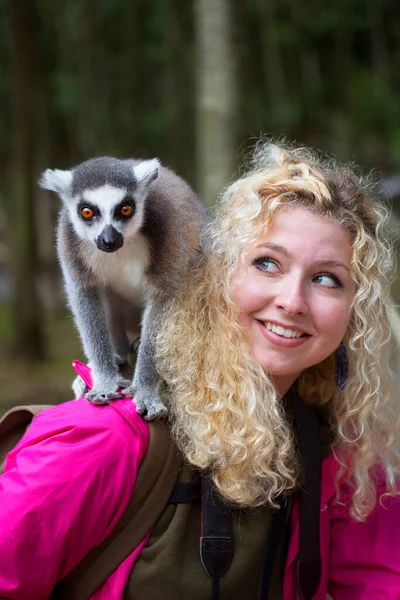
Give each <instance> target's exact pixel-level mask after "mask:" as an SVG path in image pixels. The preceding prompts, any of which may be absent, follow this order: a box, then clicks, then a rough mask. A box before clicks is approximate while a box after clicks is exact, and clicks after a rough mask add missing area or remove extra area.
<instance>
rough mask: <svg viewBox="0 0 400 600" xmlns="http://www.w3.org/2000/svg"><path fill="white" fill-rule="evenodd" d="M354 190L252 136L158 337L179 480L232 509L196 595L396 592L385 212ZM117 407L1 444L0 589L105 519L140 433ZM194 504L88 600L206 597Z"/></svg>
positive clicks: (75, 554) (41, 594)
mask: <svg viewBox="0 0 400 600" xmlns="http://www.w3.org/2000/svg"><path fill="white" fill-rule="evenodd" d="M369 195H370V194H369V186H368V184H366V183H365V182H364V181H363V180H362V179H361V178H359V177H358V176H356V175H355V173H354V172H352V171H351V170H349V169H346V168H342V167H339V166H336V165H335V164H333V163H332V162H327V161H324V160H323V159H320V158H319V157H318V156H317V155H315V154H313V153H311V152H309V151H306V150H304V149H301V148H292V149H291V148H285V147H283V146H280V147H279V146H274V145H268V144H267V145H262V146H260V148H259V149H258V151H257V153H256V155H255V161H254V164H253V167H252V169H251V170H250V171H249V173H247V174H246V175H245V176H243V177H242V178H241V179H239V180H238V181H236V182H235V183H234V184H232V185H231V186H230V187H229V188H228V190H227V191H226V193H225V196H224V199H223V202H222V206H221V209H220V213H219V215H218V218H217V220H216V222H215V224H213V225H212V226H211V228H210V229H209V231H208V232H207V235H206V236H205V240H206V241H205V248H206V259H205V260H204V261H203V263H202V265H200V267H199V268H198V269H197V271H196V272H194V273H192V276H191V277H190V280H189V281H188V283H187V286H186V289H185V290H184V293H183V294H182V297H181V298H180V299H179V301H176V302H175V304H174V306H173V307H172V309H171V312H170V314H169V315H168V316H167V319H166V322H165V326H164V327H163V329H162V331H160V332H159V337H158V351H159V363H160V369H161V371H162V374H163V376H164V378H165V380H166V381H167V383H168V385H169V390H170V406H171V424H172V431H173V435H174V437H175V439H176V442H177V444H178V447H179V448H180V450H181V452H182V455H183V456H184V457H185V467H184V469H183V471H182V473H183V475H182V478H183V479H193V478H194V479H196V478H197V477H199V471H198V469H200V473H202V472H204V471H203V470H206V472H207V473H208V478H205V479H204V481H205V484H204V485H206V486H207V485H208V486H209V484H210V481H211V482H212V487H210V488H209V489H210V494H214V496H213V497H214V498H217V500H216V502H218V501H220V500H221V499H222V501H223V503H224V504H223V509H222V511H221V512H220V517H219V518H221V520H223V519H225V517H226V515H227V514H228V515H229V519H230V520H231V521H233V523H232V529H233V531H234V539H235V541H234V547H235V550H234V552H231V554H233V557H232V556H230V560H231V566H230V568H229V569H228V571H227V573H225V574H224V575H223V576H222V577H220V578H219V584H220V588H219V589H218V585H216V586H214V588H213V598H216V597H217V596H218V597H219V598H220V599H221V600H224V599H225V598H232V599H234V600H242V598H243V599H244V598H246V599H247V598H249V599H251V598H257V597H260V598H261V597H264V598H266V597H268V598H273V599H274V600H275V599H278V598H283V599H284V600H292V599H293V600H295V599H296V598H301V597H303V596H302V595H301V594H304V597H307V598H314V600H322V599H324V600H325V597H326V593H327V592H329V593H330V594H331V595H332V596H333V597H334V598H335V600H350V599H351V600H373V599H378V598H388V599H390V600H395V598H399V597H400V549H399V544H398V539H399V533H400V524H399V523H400V520H399V518H398V517H399V515H400V500H399V498H398V496H397V490H396V481H397V477H398V471H399V464H400V463H399V445H398V425H397V420H398V419H397V410H396V405H395V401H394V400H393V399H392V396H391V395H390V387H389V379H388V374H387V370H388V369H387V362H388V361H387V355H388V345H389V338H390V332H389V328H388V324H387V314H386V311H387V303H388V293H389V284H390V280H391V277H392V275H393V260H392V252H391V248H390V245H389V244H388V242H387V239H386V237H385V227H384V226H385V221H386V220H387V214H386V212H385V211H384V210H383V209H382V208H381V207H380V206H379V205H377V204H376V203H375V202H374V201H373V200H371V199H370V198H369ZM126 406H127V404H126V401H117V402H116V403H115V404H114V405H111V406H109V407H104V408H99V407H93V406H90V405H88V404H87V403H85V402H84V400H82V399H81V400H79V401H77V402H75V403H68V404H66V405H63V406H62V407H56V408H54V409H51V410H49V411H46V412H45V413H44V414H42V415H40V416H39V418H38V419H37V420H36V421H35V422H34V423H33V425H32V426H31V428H30V429H29V431H28V433H27V434H26V436H25V437H24V438H23V440H22V442H20V444H18V445H17V447H16V449H14V451H13V452H11V453H10V455H9V459H8V462H7V464H6V472H5V474H4V475H3V476H2V477H1V478H0V499H1V501H2V503H3V506H7V509H6V511H3V516H1V517H0V519H1V530H2V531H4V532H5V534H4V535H2V540H0V559H1V560H0V565H6V566H3V567H1V566H0V596H4V597H8V598H24V599H28V598H45V597H48V595H49V593H50V590H51V589H52V586H53V585H54V584H55V583H56V581H57V580H58V579H60V578H61V577H62V576H64V575H65V574H66V573H68V571H70V570H71V569H72V568H73V567H74V566H75V565H76V564H78V563H79V562H80V561H81V560H82V558H83V557H84V556H85V554H86V553H87V552H88V551H89V550H90V548H91V547H93V546H96V545H97V544H99V543H100V542H101V541H102V540H103V539H105V537H106V536H107V535H108V534H109V532H110V531H111V530H112V529H113V527H115V525H116V523H117V522H118V520H119V518H120V517H121V515H122V512H123V510H124V508H125V507H126V505H127V503H128V501H129V498H130V495H131V493H132V490H133V486H134V481H135V473H136V470H137V467H138V464H139V463H140V460H141V458H142V455H143V453H144V451H145V447H146V435H147V428H146V424H145V423H144V422H143V421H141V420H140V418H139V417H138V416H137V415H136V413H134V411H133V410H131V413H130V414H129V415H128V416H127V413H128V412H129V410H130V409H127V408H126ZM113 407H114V408H115V407H120V408H118V410H113ZM124 411H125V420H124V419H123V418H121V415H122V413H124ZM129 419H130V420H131V421H133V420H134V421H135V427H136V433H132V432H133V430H132V428H129V426H128V425H127V421H128V420H129ZM143 440H144V441H143ZM310 449H311V451H310ZM322 452H323V453H324V455H325V458H324V459H323V462H322V467H321V464H320V462H319V461H318V460H319V459H316V456H317V455H318V454H319V453H322ZM33 457H34V458H33ZM321 460H322V456H321ZM71 469H73V470H74V471H73V472H74V477H73V478H70V477H69V478H68V486H66V475H65V474H66V473H70V472H71ZM200 476H201V475H200ZM121 482H123V484H122V483H121ZM213 490H214V491H213ZM215 490H217V492H215ZM44 491H45V493H44ZM38 498H40V501H38ZM218 498H219V500H218ZM27 507H28V508H27ZM304 507H306V509H305V508H304ZM315 507H316V510H315ZM282 514H283V515H285V517H286V515H287V518H288V525H287V528H286V518H283V519H280V524H279V523H278V521H279V517H278V520H277V517H276V515H278V516H279V515H282ZM4 515H5V516H4ZM309 515H311V518H308V517H309ZM200 518H201V516H200V507H199V503H198V502H196V501H195V502H192V503H191V504H185V505H179V506H178V507H175V506H170V507H168V508H167V509H166V511H165V512H164V514H163V516H162V517H161V519H160V521H159V522H158V523H157V525H156V527H155V528H154V530H153V532H152V535H151V536H150V538H149V536H147V537H146V539H145V540H143V543H142V544H141V546H140V548H138V549H137V550H136V551H135V552H134V553H133V554H132V555H131V556H130V557H128V559H127V560H126V561H125V562H124V563H123V564H122V565H120V567H119V568H118V569H117V570H116V572H115V573H114V574H113V575H112V576H111V577H110V578H109V579H108V581H107V582H106V583H105V584H104V586H103V587H102V588H101V589H100V590H98V592H97V593H96V594H95V596H94V598H96V600H103V599H105V598H115V599H122V597H124V598H131V597H132V598H133V597H141V598H146V599H148V598H166V599H168V598H176V597H189V595H190V597H191V599H193V600H195V599H197V598H199V599H200V598H208V597H211V587H210V583H209V579H208V576H207V575H206V573H205V571H204V570H203V568H202V566H201V564H200V559H199V558H198V554H197V552H198V551H197V548H194V544H195V541H194V539H193V538H194V537H195V535H196V531H197V530H198V527H199V520H200ZM307 519H308V520H307ZM277 523H278V525H277ZM299 523H300V526H299ZM279 528H280V534H279V535H276V532H277V531H278V529H279ZM285 528H286V529H285ZM299 530H300V531H299ZM273 532H275V533H273ZM274 536H275V537H274ZM197 539H198V534H197ZM266 540H267V547H266V546H265V542H266ZM271 548H272V550H271ZM299 550H300V561H299V560H297V559H298V554H299ZM140 551H141V552H140ZM139 554H140V556H139ZM211 554H212V553H211ZM263 556H264V558H265V557H266V558H265V560H264V558H263ZM202 558H203V562H204V557H203V556H202ZM320 559H321V560H320ZM271 561H272V562H271ZM299 565H300V566H299ZM206 566H207V565H206ZM2 569H3V570H2ZM257 590H261V591H257ZM267 590H269V595H267V594H268V591H267ZM124 594H125V595H124Z"/></svg>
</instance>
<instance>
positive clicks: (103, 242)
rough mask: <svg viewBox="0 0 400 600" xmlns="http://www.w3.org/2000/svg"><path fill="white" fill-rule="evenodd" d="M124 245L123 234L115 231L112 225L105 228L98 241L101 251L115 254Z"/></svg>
mask: <svg viewBox="0 0 400 600" xmlns="http://www.w3.org/2000/svg"><path fill="white" fill-rule="evenodd" d="M123 243H124V238H123V236H122V234H121V233H120V232H119V231H117V230H116V229H115V227H113V226H112V225H107V227H104V229H103V231H102V232H101V233H100V235H99V237H98V238H97V240H96V245H97V247H98V249H99V250H102V251H103V252H115V251H116V250H119V249H120V248H121V247H122V245H123Z"/></svg>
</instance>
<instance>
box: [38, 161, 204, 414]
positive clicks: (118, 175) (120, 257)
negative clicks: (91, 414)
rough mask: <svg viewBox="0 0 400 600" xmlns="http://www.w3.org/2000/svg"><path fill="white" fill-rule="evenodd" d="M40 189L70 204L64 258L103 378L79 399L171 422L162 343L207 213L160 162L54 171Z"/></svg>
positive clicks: (63, 225) (89, 349) (77, 386)
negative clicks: (130, 402) (158, 348)
mask: <svg viewBox="0 0 400 600" xmlns="http://www.w3.org/2000/svg"><path fill="white" fill-rule="evenodd" d="M39 184H40V186H41V187H42V188H44V189H47V190H52V191H54V192H57V194H58V195H59V196H60V198H61V200H62V208H61V211H60V217H59V224H58V230H57V249H58V257H59V261H60V263H61V267H62V272H63V276H64V281H65V288H66V292H67V296H68V300H69V304H70V306H71V309H72V312H73V314H74V317H75V320H76V324H77V327H78V330H79V333H80V336H81V339H82V343H83V348H84V351H85V354H86V356H87V358H88V360H89V364H90V366H91V367H92V372H93V388H92V390H91V391H87V390H86V389H85V388H83V387H82V386H83V385H84V384H83V382H82V380H81V379H80V378H79V377H78V378H77V379H76V380H75V382H74V384H73V389H74V392H75V395H76V397H79V396H80V395H82V393H83V392H85V391H87V394H86V397H87V399H88V400H90V401H91V402H94V403H99V404H103V403H107V402H109V401H111V400H113V399H115V398H118V397H121V395H124V396H134V399H135V403H136V405H137V409H138V411H139V412H140V413H141V414H143V415H144V416H145V418H146V419H148V420H150V419H154V418H156V417H159V416H163V415H164V414H165V413H166V407H165V406H164V404H163V403H162V401H161V399H160V396H159V383H160V380H159V375H158V373H157V368H156V364H155V358H154V339H155V334H156V332H157V330H158V328H159V326H160V324H161V323H162V321H163V316H164V314H165V308H166V307H167V305H168V302H169V300H170V299H171V298H173V297H174V296H175V295H176V294H177V292H178V291H179V288H180V286H181V283H182V281H183V280H184V278H185V276H186V274H187V273H188V271H189V269H190V268H191V267H192V266H193V265H194V263H195V261H196V260H197V259H198V257H199V253H200V250H199V246H200V243H199V242H200V234H201V230H202V229H203V227H204V225H205V224H206V223H207V222H208V221H209V219H210V217H209V213H208V211H207V209H206V208H205V206H204V205H203V204H202V203H201V202H200V200H199V199H198V198H197V196H196V195H195V193H194V192H193V190H192V189H191V188H190V187H189V185H188V184H187V183H186V182H185V181H183V180H182V179H181V178H180V177H178V175H176V174H175V173H174V172H173V171H171V170H169V169H167V168H165V167H163V166H161V165H160V163H159V161H158V160H157V159H152V160H120V159H116V158H111V157H101V158H92V159H90V160H88V161H86V162H84V163H82V164H80V165H78V166H77V167H75V168H73V169H72V170H70V171H61V170H57V169H56V170H51V169H47V170H46V171H45V172H44V173H43V174H42V176H41V178H40V180H39ZM141 304H142V306H144V310H143V315H142V330H141V343H140V346H139V351H138V357H137V363H136V369H135V374H134V377H133V381H132V382H130V381H128V380H126V379H124V378H122V377H121V375H120V372H119V365H120V364H121V363H123V362H125V361H126V359H127V354H128V351H129V347H130V341H131V340H130V332H132V331H133V332H135V330H136V329H137V322H138V307H139V306H140V305H141ZM119 388H123V390H122V392H119V391H118V390H119Z"/></svg>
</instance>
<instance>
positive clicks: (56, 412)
mask: <svg viewBox="0 0 400 600" xmlns="http://www.w3.org/2000/svg"><path fill="white" fill-rule="evenodd" d="M148 438H149V433H148V424H147V423H146V422H145V421H144V420H143V419H142V418H141V417H140V415H139V414H138V413H137V411H136V407H135V405H134V403H133V402H132V400H130V399H123V400H116V401H114V402H113V403H110V404H108V405H104V406H96V405H93V404H90V403H89V402H87V401H86V400H85V398H84V397H82V398H79V399H78V400H71V401H69V402H65V403H63V404H59V405H56V406H49V408H46V409H44V410H43V411H41V412H40V413H39V414H38V415H36V416H35V418H34V419H33V421H32V423H31V425H30V427H29V429H28V430H27V432H26V433H25V435H24V436H23V437H22V439H21V440H20V441H19V443H18V444H17V445H16V446H15V448H14V449H13V451H11V453H10V455H12V454H15V453H18V452H20V451H21V449H22V448H23V447H27V446H31V445H32V444H37V443H43V442H46V441H47V443H48V444H51V443H52V442H58V443H59V444H60V443H62V440H63V439H68V446H69V450H70V452H71V453H72V454H73V453H74V452H73V450H74V446H75V447H78V446H87V447H90V446H91V445H93V444H95V443H98V442H99V441H100V439H101V442H102V444H104V445H105V446H109V445H114V444H116V443H117V444H121V446H132V445H134V446H136V451H139V453H140V454H141V455H143V454H144V452H145V451H146V448H147V445H148ZM121 449H122V448H121ZM10 455H9V456H10Z"/></svg>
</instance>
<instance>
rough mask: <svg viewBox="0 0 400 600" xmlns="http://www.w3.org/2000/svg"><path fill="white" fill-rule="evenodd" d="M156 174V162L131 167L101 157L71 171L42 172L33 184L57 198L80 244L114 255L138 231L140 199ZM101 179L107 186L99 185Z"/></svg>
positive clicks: (141, 213) (142, 206)
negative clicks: (61, 202)
mask: <svg viewBox="0 0 400 600" xmlns="http://www.w3.org/2000/svg"><path fill="white" fill-rule="evenodd" d="M159 168H160V163H159V161H158V160H157V159H151V160H144V161H141V162H138V163H137V164H132V163H129V161H120V160H118V159H113V158H107V157H105V158H99V159H91V160H89V161H87V162H86V163H82V164H81V165H78V167H76V168H75V169H74V170H72V171H61V170H59V169H55V170H52V169H47V170H46V171H45V172H44V173H43V174H42V176H41V178H40V180H39V183H40V185H41V187H43V188H44V189H49V190H53V191H55V192H57V193H58V194H59V196H60V198H61V199H62V201H63V202H64V204H65V206H66V207H67V209H68V213H69V216H70V220H71V224H72V225H73V227H74V230H75V231H76V233H77V235H78V236H79V237H80V238H81V239H82V240H83V241H85V242H87V243H89V244H90V245H93V246H95V247H97V248H98V249H99V250H101V251H103V252H115V251H116V250H118V249H119V248H121V247H122V245H123V244H124V243H125V242H128V241H129V240H130V239H131V238H133V237H134V236H135V234H136V233H137V232H138V230H139V229H140V228H141V226H142V224H143V218H144V203H145V200H146V196H147V195H148V190H149V187H150V185H151V184H152V182H153V181H154V180H155V179H157V177H158V173H159ZM96 179H97V181H99V185H98V187H95V184H96ZM104 179H105V180H106V181H107V179H108V181H109V183H106V184H103V182H104ZM100 180H103V181H102V184H101V185H100ZM113 180H114V181H116V182H117V183H116V185H113V183H112V182H113ZM86 182H87V187H86V186H85V184H86ZM122 182H124V183H122ZM125 182H126V183H125Z"/></svg>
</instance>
